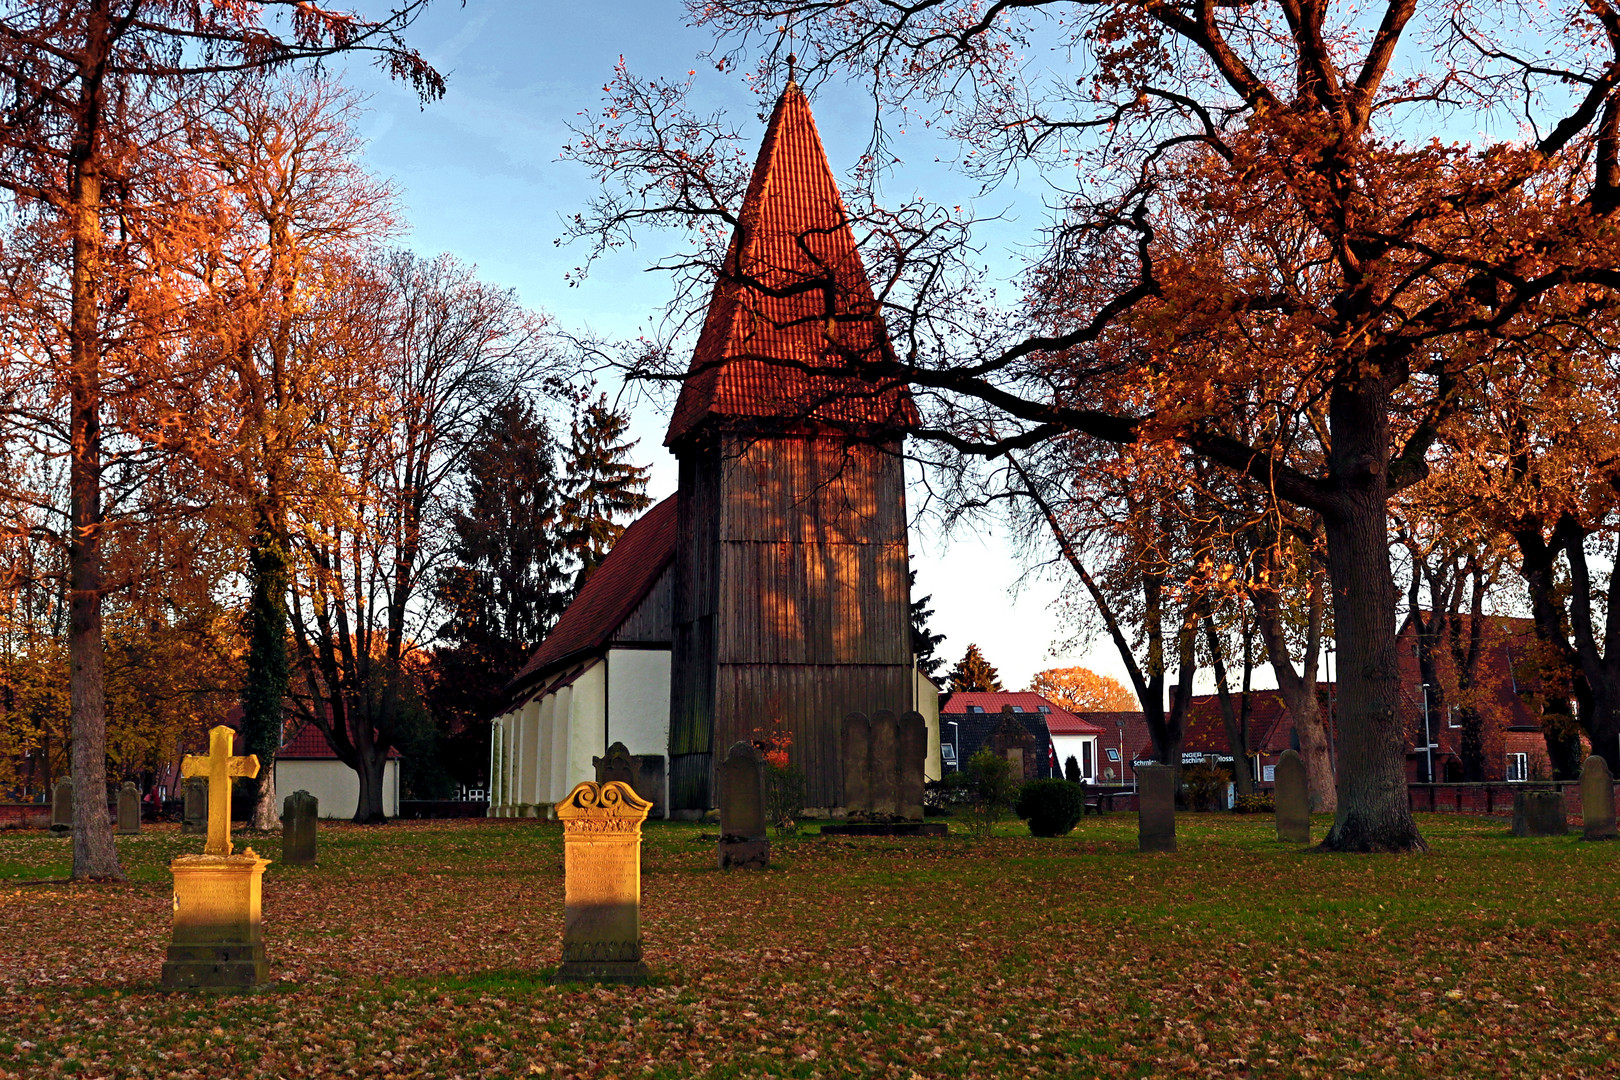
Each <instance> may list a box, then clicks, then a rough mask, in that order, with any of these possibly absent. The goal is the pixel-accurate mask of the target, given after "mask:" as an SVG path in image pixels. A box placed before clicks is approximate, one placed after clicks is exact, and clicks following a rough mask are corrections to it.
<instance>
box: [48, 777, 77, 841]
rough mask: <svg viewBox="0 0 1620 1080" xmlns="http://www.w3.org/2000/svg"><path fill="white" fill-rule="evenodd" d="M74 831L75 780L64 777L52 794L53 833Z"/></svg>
mask: <svg viewBox="0 0 1620 1080" xmlns="http://www.w3.org/2000/svg"><path fill="white" fill-rule="evenodd" d="M72 830H73V778H72V777H71V776H64V777H62V779H60V780H58V781H57V782H56V787H55V788H54V789H52V792H51V832H54V833H65V832H71V831H72Z"/></svg>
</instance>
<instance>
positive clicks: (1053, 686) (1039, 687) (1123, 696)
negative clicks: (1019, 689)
mask: <svg viewBox="0 0 1620 1080" xmlns="http://www.w3.org/2000/svg"><path fill="white" fill-rule="evenodd" d="M1029 690H1030V693H1032V694H1039V695H1041V696H1042V697H1044V698H1045V699H1046V700H1048V701H1050V702H1051V703H1052V704H1054V705H1059V706H1062V707H1063V708H1065V709H1068V710H1069V711H1070V712H1134V711H1135V709H1134V706H1135V705H1136V698H1135V696H1134V695H1132V693H1131V692H1130V691H1129V690H1127V689H1126V688H1125V684H1124V683H1122V682H1120V681H1119V680H1118V679H1116V678H1114V677H1113V676H1111V675H1100V674H1098V673H1097V672H1095V671H1092V670H1091V669H1090V668H1087V667H1060V668H1047V669H1046V670H1045V671H1037V672H1036V673H1035V677H1034V678H1032V679H1031V680H1030V683H1029Z"/></svg>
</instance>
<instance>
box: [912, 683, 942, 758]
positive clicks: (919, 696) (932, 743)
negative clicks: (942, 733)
mask: <svg viewBox="0 0 1620 1080" xmlns="http://www.w3.org/2000/svg"><path fill="white" fill-rule="evenodd" d="M911 678H912V693H911V707H912V708H913V709H916V710H917V711H918V712H920V713H922V718H923V720H924V721H925V722H926V723H927V724H928V757H927V758H925V759H924V760H923V779H924V780H939V779H942V778H943V777H944V775H945V770H944V766H943V765H941V764H940V760H939V688H938V687H936V686H935V685H934V683H933V680H931V679H929V677H928V676H926V675H924V674H923V673H922V672H920V671H918V670H917V669H915V668H913V669H912V671H911Z"/></svg>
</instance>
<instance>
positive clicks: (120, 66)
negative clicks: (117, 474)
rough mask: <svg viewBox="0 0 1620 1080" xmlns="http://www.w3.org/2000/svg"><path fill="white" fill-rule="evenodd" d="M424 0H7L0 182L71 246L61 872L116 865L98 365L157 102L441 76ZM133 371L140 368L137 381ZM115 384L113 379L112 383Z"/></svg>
mask: <svg viewBox="0 0 1620 1080" xmlns="http://www.w3.org/2000/svg"><path fill="white" fill-rule="evenodd" d="M425 5H426V0H408V2H406V3H404V4H402V5H400V6H399V7H397V8H394V9H391V10H390V11H389V12H388V13H387V14H386V15H384V16H383V17H381V18H380V19H368V18H366V17H364V16H362V15H358V14H354V13H350V12H343V11H335V10H326V9H323V8H318V7H315V6H312V5H309V4H305V3H301V2H297V0H259V2H257V3H253V4H249V5H239V4H232V5H224V4H211V5H194V4H183V3H172V2H158V3H144V2H141V0H54V2H37V3H30V4H25V5H21V6H13V8H12V9H11V10H10V11H8V13H7V15H6V17H5V21H4V33H0V84H3V86H4V90H3V91H0V93H3V94H4V95H5V96H4V98H3V99H0V102H3V104H0V112H3V114H4V117H5V119H4V122H3V123H0V187H3V188H4V189H5V190H7V191H8V192H10V193H11V195H12V196H13V199H14V205H15V207H16V208H17V210H18V212H19V213H21V214H23V215H29V216H33V217H36V218H38V219H40V220H41V221H46V222H49V223H50V224H51V225H52V226H53V227H54V228H56V229H57V230H58V231H59V232H60V234H61V239H62V241H63V243H64V247H65V249H66V251H67V253H68V268H67V273H66V275H65V282H64V285H65V288H64V290H63V292H64V294H65V300H64V307H65V308H66V309H67V314H66V317H65V318H64V319H63V323H64V325H65V326H66V328H67V333H66V342H65V344H66V348H65V349H64V351H63V352H62V354H61V355H60V359H59V361H58V364H59V371H60V374H61V382H62V384H63V385H64V387H65V397H66V399H67V405H66V411H67V414H68V416H69V426H70V429H71V431H70V439H69V452H68V454H67V457H68V463H69V481H68V486H69V490H70V508H71V523H70V524H71V528H70V531H69V533H68V536H69V566H68V578H69V581H68V592H67V596H68V601H67V606H68V613H69V614H68V632H67V638H68V654H69V658H70V668H71V674H70V687H71V690H70V696H71V701H72V717H73V720H72V726H73V732H74V735H73V775H74V777H75V781H76V782H75V786H74V801H75V814H74V839H73V876H74V878H76V879H85V878H88V879H105V878H119V877H121V876H122V874H121V871H120V870H119V867H118V856H117V851H116V849H115V848H114V846H113V840H112V833H111V830H110V828H107V827H106V826H105V823H104V814H103V808H102V803H103V799H104V780H105V774H106V752H105V751H106V747H105V728H106V702H105V688H104V677H105V666H106V665H105V643H104V640H103V627H102V601H103V598H104V595H105V592H106V589H107V585H108V583H107V580H106V573H105V566H104V555H103V550H102V544H103V541H104V538H105V532H104V529H103V524H104V522H103V516H102V501H103V491H102V485H103V478H102V472H103V461H102V455H101V436H102V433H101V421H102V417H103V411H104V399H105V395H106V393H107V387H108V376H109V374H111V373H110V372H108V371H107V370H104V366H103V364H104V360H105V358H106V348H105V344H106V343H105V340H104V336H103V335H104V329H105V327H104V320H105V318H106V316H107V315H108V313H109V309H110V308H116V307H117V306H118V305H119V304H120V303H121V302H122V301H123V300H124V298H125V294H124V293H122V292H121V291H120V289H119V288H117V287H115V285H114V281H115V278H116V276H117V274H118V272H119V268H118V266H117V264H116V261H115V260H114V259H113V258H111V257H110V256H113V255H115V254H116V253H117V249H118V243H117V242H119V241H122V240H124V239H126V238H127V237H128V235H129V231H130V230H131V228H132V227H134V228H135V229H136V231H137V232H138V231H139V225H138V221H137V219H135V218H133V217H131V216H129V215H127V214H117V213H116V212H115V209H116V207H115V204H117V203H120V202H127V201H128V200H127V195H128V193H129V192H130V191H132V190H133V188H132V186H131V185H130V183H129V182H130V180H131V178H132V174H133V173H135V172H137V171H138V167H139V165H140V163H141V159H140V150H141V146H142V144H143V142H146V141H149V139H150V136H151V134H152V131H153V127H152V125H151V123H150V121H151V118H152V117H154V116H155V115H157V114H158V112H160V111H161V108H160V99H162V98H165V97H183V96H185V95H186V94H188V93H196V92H198V87H199V86H200V85H201V84H202V83H204V82H205V81H208V80H214V79H217V78H220V77H229V76H230V75H233V74H237V73H242V72H245V71H250V70H255V69H268V68H274V67H280V66H286V65H289V64H294V63H298V62H301V61H310V60H318V59H321V58H327V57H333V56H337V55H340V54H345V53H351V54H358V55H364V54H366V53H370V54H372V55H375V56H376V57H377V58H378V59H379V61H380V62H381V63H382V64H383V65H384V66H385V67H387V68H388V69H389V70H390V71H391V73H393V74H394V75H395V76H396V77H400V78H405V79H407V80H409V81H410V82H411V83H412V84H413V85H414V86H415V87H416V88H417V90H418V91H419V92H420V93H421V94H422V96H423V98H424V99H427V98H431V97H436V96H438V95H439V94H440V93H442V91H443V82H442V80H441V79H440V77H439V75H438V74H437V73H436V72H435V71H434V70H433V69H432V68H431V67H430V66H429V65H428V64H427V63H426V62H425V61H423V60H422V59H421V57H420V56H418V55H417V54H416V53H415V52H414V51H413V50H411V49H409V48H408V47H407V46H406V45H405V44H404V41H403V39H402V37H401V34H402V33H403V31H404V30H405V29H406V28H407V27H408V26H409V25H410V23H411V22H412V21H413V20H414V19H415V18H416V16H417V15H418V14H420V12H421V11H422V10H423V9H424V7H425ZM138 384H139V380H137V385H138ZM115 385H116V383H115Z"/></svg>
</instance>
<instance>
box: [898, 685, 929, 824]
mask: <svg viewBox="0 0 1620 1080" xmlns="http://www.w3.org/2000/svg"><path fill="white" fill-rule="evenodd" d="M898 764H899V766H900V805H899V807H898V808H897V809H896V810H895V813H897V814H899V815H900V816H901V817H903V818H905V819H906V820H908V821H921V820H922V818H923V783H924V780H923V771H924V769H925V768H926V767H927V764H928V721H926V720H924V719H923V717H922V713H920V712H915V711H913V712H907V713H904V714H902V715H901V717H900V749H899V762H898Z"/></svg>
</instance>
